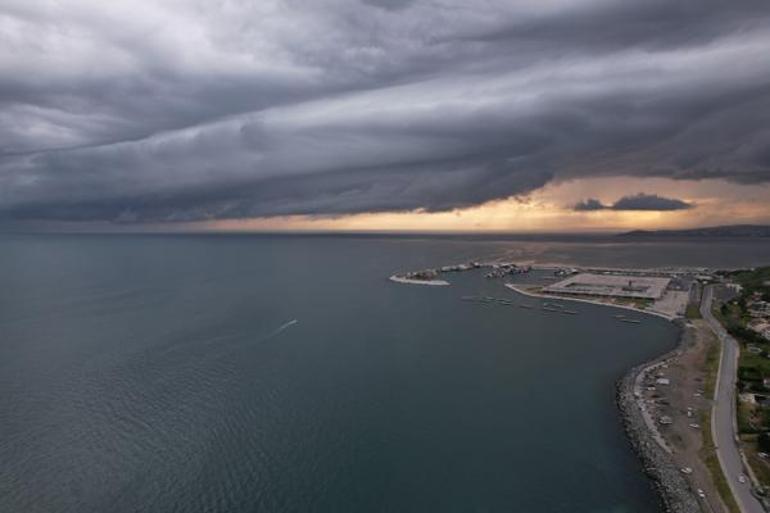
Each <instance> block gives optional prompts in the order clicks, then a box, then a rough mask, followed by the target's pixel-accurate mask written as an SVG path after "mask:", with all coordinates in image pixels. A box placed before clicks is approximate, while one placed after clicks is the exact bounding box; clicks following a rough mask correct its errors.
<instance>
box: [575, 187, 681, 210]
mask: <svg viewBox="0 0 770 513" xmlns="http://www.w3.org/2000/svg"><path fill="white" fill-rule="evenodd" d="M694 206H695V205H693V204H692V203H687V202H686V201H682V200H680V199H676V198H665V197H663V196H658V195H657V194H644V193H641V192H640V193H639V194H635V195H633V196H623V197H622V198H620V199H619V200H618V201H616V202H615V203H613V204H612V205H605V204H603V203H602V202H601V201H599V200H597V199H594V198H589V199H586V200H583V201H581V202H579V203H577V204H576V205H575V206H574V207H573V209H574V210H577V211H583V212H590V211H593V210H652V211H658V212H664V211H669V210H687V209H690V208H693V207H694Z"/></svg>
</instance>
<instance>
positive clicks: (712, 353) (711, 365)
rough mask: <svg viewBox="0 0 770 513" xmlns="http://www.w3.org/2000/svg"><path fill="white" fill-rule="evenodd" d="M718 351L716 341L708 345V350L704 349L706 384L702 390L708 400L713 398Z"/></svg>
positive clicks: (717, 367)
mask: <svg viewBox="0 0 770 513" xmlns="http://www.w3.org/2000/svg"><path fill="white" fill-rule="evenodd" d="M719 349H720V348H719V343H717V341H716V340H711V341H710V342H709V343H708V349H706V364H705V372H706V382H705V384H704V386H703V390H704V391H705V392H706V397H708V398H709V399H711V398H712V397H714V389H715V388H716V383H717V372H718V370H719V357H720V353H721V351H720V350H719Z"/></svg>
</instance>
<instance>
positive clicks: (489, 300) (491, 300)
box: [460, 296, 642, 324]
mask: <svg viewBox="0 0 770 513" xmlns="http://www.w3.org/2000/svg"><path fill="white" fill-rule="evenodd" d="M460 300H461V301H467V302H471V303H484V304H499V305H504V306H516V307H518V308H525V309H528V310H531V309H534V308H537V306H536V305H531V304H527V303H514V302H513V301H512V300H510V299H506V298H500V297H492V296H462V297H461V298H460ZM540 310H541V311H543V312H554V313H563V314H567V315H577V314H578V312H577V311H576V310H570V309H568V308H565V307H564V305H562V304H559V303H551V302H543V304H542V305H540ZM613 317H614V318H615V319H617V320H619V321H620V322H625V323H628V324H641V322H642V321H640V320H639V319H631V318H629V317H626V315H625V314H617V315H613Z"/></svg>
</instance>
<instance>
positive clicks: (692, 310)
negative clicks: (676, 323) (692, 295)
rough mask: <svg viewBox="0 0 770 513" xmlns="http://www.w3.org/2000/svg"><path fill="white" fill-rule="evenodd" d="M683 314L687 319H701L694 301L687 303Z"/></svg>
mask: <svg viewBox="0 0 770 513" xmlns="http://www.w3.org/2000/svg"><path fill="white" fill-rule="evenodd" d="M685 315H686V316H687V318H688V319H701V318H702V317H701V314H700V308H698V305H696V304H695V303H690V304H688V305H687V311H686V312H685Z"/></svg>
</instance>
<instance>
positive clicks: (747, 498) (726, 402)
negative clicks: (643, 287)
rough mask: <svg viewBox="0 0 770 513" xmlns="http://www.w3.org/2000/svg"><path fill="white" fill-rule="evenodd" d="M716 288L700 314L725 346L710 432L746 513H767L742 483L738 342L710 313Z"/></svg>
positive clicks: (707, 293) (705, 294) (706, 293)
mask: <svg viewBox="0 0 770 513" xmlns="http://www.w3.org/2000/svg"><path fill="white" fill-rule="evenodd" d="M712 301H713V288H712V287H711V286H707V287H705V288H704V290H703V297H702V300H701V306H700V311H701V315H702V316H703V318H704V319H705V320H706V321H707V322H708V324H709V326H710V327H711V329H712V330H713V331H714V333H715V334H716V335H717V338H718V339H719V341H720V343H721V344H722V360H721V362H720V365H719V375H718V377H717V387H716V398H715V399H716V402H715V405H714V410H713V412H712V416H711V432H712V436H713V438H714V443H715V444H716V452H717V457H718V458H719V463H720V464H721V465H722V471H723V472H724V474H725V477H726V479H727V482H728V483H729V485H730V488H731V489H732V491H733V496H734V497H735V500H736V501H737V502H738V506H739V507H740V509H741V511H742V512H743V513H765V509H764V508H763V507H762V504H761V503H760V502H759V500H757V498H756V497H754V495H752V493H751V486H750V484H749V482H748V481H747V482H746V483H741V482H739V480H738V476H741V475H746V471H745V470H744V468H743V460H742V458H741V454H740V451H739V449H738V445H737V439H738V433H737V430H736V423H735V380H736V375H737V370H738V369H737V367H738V351H739V348H738V342H737V341H736V340H735V339H734V338H733V337H731V336H730V335H728V333H727V332H726V331H725V329H724V327H723V326H722V324H721V323H720V322H719V321H717V320H716V319H715V318H714V316H713V315H712V314H711V303H712Z"/></svg>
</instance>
